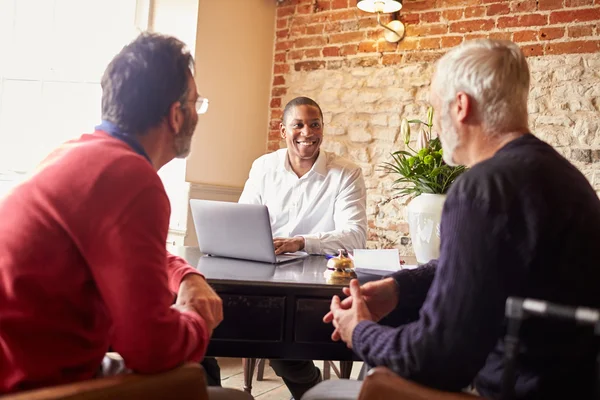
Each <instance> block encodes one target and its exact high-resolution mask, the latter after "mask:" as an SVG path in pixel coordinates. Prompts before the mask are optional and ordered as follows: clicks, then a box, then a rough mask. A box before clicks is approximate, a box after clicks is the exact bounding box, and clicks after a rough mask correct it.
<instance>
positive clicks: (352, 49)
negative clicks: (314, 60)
mask: <svg viewBox="0 0 600 400" xmlns="http://www.w3.org/2000/svg"><path fill="white" fill-rule="evenodd" d="M357 52H358V45H357V44H347V45H345V46H342V47H340V55H341V56H352V55H354V54H356V53H357Z"/></svg>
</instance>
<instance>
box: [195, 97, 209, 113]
mask: <svg viewBox="0 0 600 400" xmlns="http://www.w3.org/2000/svg"><path fill="white" fill-rule="evenodd" d="M207 110H208V99H207V98H206V97H198V99H197V100H196V112H197V113H198V114H204V113H206V111H207Z"/></svg>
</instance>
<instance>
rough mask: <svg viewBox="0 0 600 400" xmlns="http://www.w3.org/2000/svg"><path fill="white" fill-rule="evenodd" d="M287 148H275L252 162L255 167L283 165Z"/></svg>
mask: <svg viewBox="0 0 600 400" xmlns="http://www.w3.org/2000/svg"><path fill="white" fill-rule="evenodd" d="M286 154H287V149H286V148H283V149H279V150H275V151H273V152H271V153H267V154H263V155H262V156H260V157H258V158H257V159H256V160H254V162H253V163H252V167H253V168H274V167H277V166H279V165H282V163H283V160H284V158H285V155H286Z"/></svg>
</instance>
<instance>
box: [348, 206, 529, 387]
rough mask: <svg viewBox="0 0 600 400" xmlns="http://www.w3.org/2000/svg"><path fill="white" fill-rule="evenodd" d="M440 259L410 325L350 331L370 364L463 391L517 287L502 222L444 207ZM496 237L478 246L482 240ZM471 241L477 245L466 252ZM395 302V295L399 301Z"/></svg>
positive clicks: (473, 210)
mask: <svg viewBox="0 0 600 400" xmlns="http://www.w3.org/2000/svg"><path fill="white" fill-rule="evenodd" d="M445 207H446V208H447V209H448V212H447V213H446V212H445V214H444V216H445V218H444V220H443V221H442V234H443V233H444V232H452V234H450V235H447V236H446V237H445V240H443V243H442V251H441V258H440V260H439V263H438V267H437V271H436V272H435V277H434V280H433V283H432V286H431V289H430V290H429V293H428V295H427V297H426V300H425V303H424V304H423V307H422V308H421V311H420V316H419V319H418V320H417V321H415V322H412V323H409V324H406V325H403V326H400V327H399V328H392V327H386V326H381V325H378V324H375V323H373V322H370V321H363V322H361V323H360V324H359V325H358V326H357V327H356V329H355V330H354V332H353V348H354V351H355V352H356V353H357V354H358V355H359V356H360V357H361V358H362V359H363V360H364V361H365V362H367V363H368V364H369V365H373V366H379V365H383V366H387V367H389V368H391V369H392V370H394V371H395V372H396V373H398V374H399V375H401V376H403V377H405V378H408V379H411V380H414V381H416V382H419V383H421V384H424V385H427V386H432V387H436V388H439V389H444V390H460V389H461V388H463V387H465V386H467V385H468V384H469V383H470V382H471V381H472V379H473V378H474V377H475V375H476V374H477V372H478V371H479V370H480V369H481V367H482V366H483V365H484V363H485V360H486V358H487V356H488V354H489V353H490V351H491V350H492V349H493V347H494V345H495V344H496V341H497V339H498V337H500V336H501V333H502V329H503V320H504V304H505V301H506V298H507V293H509V292H510V290H511V288H512V287H514V286H513V285H515V284H517V282H518V281H519V276H518V273H516V272H515V271H517V270H518V267H517V265H518V264H519V261H518V257H517V254H516V252H515V251H514V250H513V249H515V248H516V247H515V246H512V245H511V243H509V242H508V239H507V238H505V237H502V236H501V235H503V232H505V230H504V229H503V226H502V223H503V222H502V218H503V217H502V216H501V215H500V216H493V215H490V212H489V210H484V209H481V208H477V207H475V206H471V205H469V203H467V202H463V203H461V202H458V201H453V202H452V204H449V203H448V200H447V204H446V206H445ZM493 232H495V235H496V236H495V237H494V238H493V239H492V238H490V240H486V241H482V240H481V237H489V235H490V234H492V233H493ZM472 243H483V244H484V246H482V247H480V248H473V247H472ZM400 298H401V295H400Z"/></svg>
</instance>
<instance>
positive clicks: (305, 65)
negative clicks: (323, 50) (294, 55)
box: [294, 61, 325, 71]
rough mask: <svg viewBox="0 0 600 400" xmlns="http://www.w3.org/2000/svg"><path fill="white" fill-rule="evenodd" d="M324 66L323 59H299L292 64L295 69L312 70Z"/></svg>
mask: <svg viewBox="0 0 600 400" xmlns="http://www.w3.org/2000/svg"><path fill="white" fill-rule="evenodd" d="M321 68H325V61H300V62H297V63H296V64H294V69H295V70H296V71H314V70H316V69H321Z"/></svg>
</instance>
